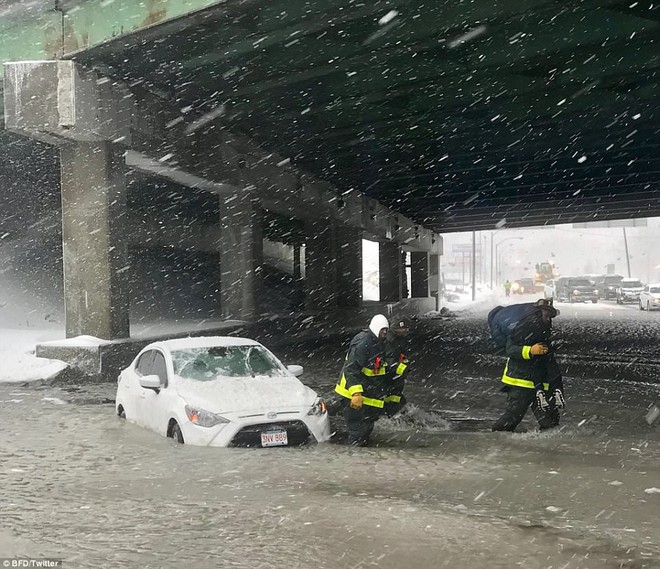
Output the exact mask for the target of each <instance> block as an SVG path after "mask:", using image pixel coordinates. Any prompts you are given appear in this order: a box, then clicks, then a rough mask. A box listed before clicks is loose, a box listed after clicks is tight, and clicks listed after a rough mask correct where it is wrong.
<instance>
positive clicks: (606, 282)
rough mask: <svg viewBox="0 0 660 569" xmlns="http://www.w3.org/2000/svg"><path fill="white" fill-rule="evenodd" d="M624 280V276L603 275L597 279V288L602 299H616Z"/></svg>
mask: <svg viewBox="0 0 660 569" xmlns="http://www.w3.org/2000/svg"><path fill="white" fill-rule="evenodd" d="M622 280H623V275H601V276H599V277H597V278H596V288H597V289H598V295H599V296H600V298H604V299H605V300H609V299H611V298H616V289H617V288H619V283H621V281H622Z"/></svg>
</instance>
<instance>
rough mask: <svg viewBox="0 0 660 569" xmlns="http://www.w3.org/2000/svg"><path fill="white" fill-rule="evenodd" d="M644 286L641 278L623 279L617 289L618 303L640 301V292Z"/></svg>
mask: <svg viewBox="0 0 660 569" xmlns="http://www.w3.org/2000/svg"><path fill="white" fill-rule="evenodd" d="M643 288H644V285H643V284H642V283H641V282H640V280H639V279H621V282H620V283H619V286H618V287H617V289H616V303H617V304H623V303H624V302H639V293H640V292H642V289H643Z"/></svg>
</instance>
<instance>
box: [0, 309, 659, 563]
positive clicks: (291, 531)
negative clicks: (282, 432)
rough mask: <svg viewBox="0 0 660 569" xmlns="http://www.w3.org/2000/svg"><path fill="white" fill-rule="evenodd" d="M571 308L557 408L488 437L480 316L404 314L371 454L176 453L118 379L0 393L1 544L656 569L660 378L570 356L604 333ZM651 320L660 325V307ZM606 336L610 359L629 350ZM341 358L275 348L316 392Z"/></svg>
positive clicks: (497, 401) (80, 550)
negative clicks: (557, 417) (119, 396)
mask: <svg viewBox="0 0 660 569" xmlns="http://www.w3.org/2000/svg"><path fill="white" fill-rule="evenodd" d="M578 310H582V309H578ZM583 312H584V314H583V313H582V312H581V314H582V316H581V317H580V318H579V319H577V320H579V321H582V324H581V325H577V324H575V323H574V322H573V321H572V320H571V321H570V322H571V324H570V326H568V323H567V324H566V327H565V328H564V329H563V330H562V332H563V333H564V334H565V340H566V350H565V353H564V355H563V356H562V357H563V358H564V363H563V365H564V367H568V369H569V371H568V372H567V373H566V385H567V388H566V390H567V393H568V408H567V410H566V413H565V415H564V416H563V417H562V426H561V428H560V429H559V430H556V431H554V432H551V433H547V432H546V433H539V432H538V431H536V428H535V424H534V422H533V420H530V418H529V417H528V418H526V420H525V422H524V423H523V425H522V426H523V430H524V431H526V432H521V433H516V434H513V435H510V434H505V433H490V432H489V431H488V428H489V425H490V422H492V420H493V419H494V418H495V417H497V415H498V414H499V412H500V411H501V409H502V408H503V405H504V396H503V395H502V394H501V393H500V392H499V383H498V380H497V379H498V373H500V372H501V366H500V364H501V362H500V361H498V360H496V359H489V357H488V356H487V354H486V353H485V350H483V349H481V348H479V346H481V345H482V344H481V342H482V340H483V337H482V333H483V330H482V327H483V319H482V318H481V316H479V315H475V316H474V318H471V317H469V316H467V317H465V318H461V319H456V320H453V321H451V322H447V321H442V322H440V321H438V322H427V323H423V324H420V325H419V326H418V331H417V332H416V335H415V338H416V341H417V342H418V344H417V345H423V346H424V349H423V350H422V349H420V350H419V353H418V354H417V358H416V360H415V367H414V369H413V373H414V375H413V376H411V380H410V382H409V386H408V388H407V389H408V396H409V400H410V401H411V409H410V410H409V412H408V413H407V414H406V415H404V416H403V417H400V418H396V419H391V420H381V421H379V423H378V424H377V426H376V430H375V433H374V434H375V440H374V442H375V443H376V446H373V447H370V448H365V449H354V448H349V447H346V446H343V445H339V444H333V443H326V444H322V445H313V446H308V447H304V448H276V449H264V450H261V449H221V448H198V447H191V446H178V445H176V444H174V443H173V442H172V441H170V440H167V439H164V438H162V437H160V436H158V435H156V434H153V433H151V432H148V431H145V430H143V429H141V428H139V427H136V426H134V425H132V424H130V423H126V422H125V421H122V420H120V419H119V418H118V417H116V416H115V413H114V406H113V403H112V401H113V398H114V386H113V385H100V386H89V387H81V386H59V387H58V386H37V385H30V386H20V385H16V384H13V385H12V384H5V385H0V410H1V411H0V420H1V424H2V429H1V431H0V453H1V456H2V457H3V460H2V462H1V463H0V500H1V503H0V508H1V510H0V511H1V514H0V552H1V553H2V555H0V556H2V557H12V556H25V557H42V556H47V557H53V558H60V559H63V560H64V566H65V567H99V566H105V567H127V568H128V567H131V568H132V567H144V568H159V567H164V568H169V567H182V566H186V567H187V566H190V567H209V568H210V567H241V568H243V567H245V568H258V567H269V568H270V567H277V568H279V567H281V568H288V567H294V568H301V569H302V568H317V567H320V568H326V567H327V568H353V567H380V568H401V567H404V566H407V567H415V568H416V569H417V568H420V569H426V568H436V567H469V568H476V569H480V568H487V567H489V568H490V567H502V568H504V567H507V568H510V567H525V568H531V569H535V568H539V569H541V568H553V569H554V568H556V569H559V568H566V569H569V568H585V569H590V568H593V569H601V568H616V567H626V568H656V567H660V543H659V542H660V538H659V537H658V536H660V516H659V515H658V514H659V512H660V425H658V423H657V422H656V423H655V424H654V425H648V424H647V422H646V421H645V420H644V415H645V413H646V410H647V408H648V406H649V405H650V404H651V403H652V402H653V400H654V399H655V398H656V397H657V395H658V383H657V382H658V379H659V378H657V377H655V378H649V381H641V380H640V378H639V377H638V376H637V374H631V376H630V377H629V378H626V377H624V376H623V375H622V374H623V371H622V369H620V368H619V367H617V366H616V365H612V366H609V367H606V368H604V367H603V366H601V367H598V368H597V366H594V365H593V364H589V365H586V366H578V365H577V364H575V363H574V361H575V360H574V355H575V354H574V353H573V348H570V346H571V345H573V346H574V351H575V352H577V353H578V354H579V353H580V351H581V350H582V347H581V346H582V344H583V343H588V336H589V334H590V333H589V332H584V330H594V332H593V335H594V336H596V335H597V336H600V334H601V333H602V329H601V327H602V326H606V325H607V321H604V323H603V322H601V321H600V320H599V319H598V318H596V317H595V316H592V315H589V313H588V311H586V310H584V311H583ZM647 316H652V317H654V318H653V319H654V320H655V321H656V325H655V330H656V332H655V334H656V335H657V334H658V332H657V328H658V326H657V323H658V322H660V319H658V318H655V316H656V315H655V314H654V315H647ZM617 325H618V324H617ZM626 327H627V328H628V329H629V330H631V334H632V333H635V330H637V332H639V330H640V329H642V328H636V322H635V320H634V319H631V320H630V322H629V323H627V324H626ZM558 328H559V327H558ZM649 329H652V327H651V326H650V325H649ZM559 331H560V330H559V329H558V333H559ZM645 333H646V332H645ZM571 338H575V340H574V341H571ZM649 340H650V341H652V342H655V344H654V346H653V347H652V348H650V347H649V348H646V347H645V348H644V349H646V350H649V351H648V353H646V354H645V356H644V357H647V358H649V359H652V358H653V350H655V353H656V354H657V350H658V347H657V346H658V345H659V344H658V343H657V337H655V336H652V337H650V338H649ZM644 345H645V346H646V344H644ZM610 348H611V349H610V350H609V352H608V353H609V354H610V356H612V359H613V360H615V359H616V357H615V356H616V353H617V350H619V351H621V350H626V349H627V347H625V346H624V347H622V348H618V347H617V346H616V345H614V344H613V345H612V346H610ZM342 351H343V346H342V345H341V343H339V342H337V343H333V342H327V343H325V344H324V345H322V344H319V345H317V346H314V347H313V348H310V347H309V346H298V347H290V348H287V349H286V350H276V352H277V353H278V354H279V355H281V356H282V359H283V360H284V361H285V362H286V363H301V364H303V365H304V366H305V369H306V372H305V374H304V376H303V380H305V381H306V382H307V383H309V384H310V385H312V386H314V387H316V388H317V389H318V390H319V391H324V390H325V389H326V388H327V387H328V386H330V385H331V384H332V383H333V382H334V379H335V376H336V374H337V372H338V366H339V365H340V362H341V358H342V357H343V354H342ZM461 354H464V355H466V356H467V357H462V356H461ZM637 364H638V365H640V366H643V365H644V363H643V361H638V362H637ZM627 365H628V368H627V369H630V367H631V366H630V364H629V363H628V364H627ZM589 369H592V370H593V373H592V374H590V373H589ZM571 370H574V373H573V372H572V371H571ZM608 370H609V372H608Z"/></svg>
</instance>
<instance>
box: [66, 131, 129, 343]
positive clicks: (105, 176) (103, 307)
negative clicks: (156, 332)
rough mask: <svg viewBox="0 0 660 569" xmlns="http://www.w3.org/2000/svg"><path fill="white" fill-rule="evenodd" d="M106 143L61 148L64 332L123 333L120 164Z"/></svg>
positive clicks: (120, 335)
mask: <svg viewBox="0 0 660 569" xmlns="http://www.w3.org/2000/svg"><path fill="white" fill-rule="evenodd" d="M122 154H123V153H122V152H119V151H117V149H116V148H114V147H113V146H112V145H111V144H110V143H107V142H99V143H74V142H71V143H69V144H67V145H65V146H63V147H62V149H61V193H62V246H63V264H64V305H65V314H66V335H67V337H68V338H70V337H74V336H79V335H81V334H87V335H90V336H96V337H98V338H103V339H106V340H113V339H118V338H128V337H129V305H128V294H127V287H126V284H127V281H128V279H127V274H126V271H127V270H128V269H129V266H128V252H127V249H128V245H127V240H126V238H127V234H128V231H127V228H126V226H125V221H126V219H127V215H126V167H125V165H124V161H123V156H122Z"/></svg>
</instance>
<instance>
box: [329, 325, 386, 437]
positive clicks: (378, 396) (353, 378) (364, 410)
mask: <svg viewBox="0 0 660 569" xmlns="http://www.w3.org/2000/svg"><path fill="white" fill-rule="evenodd" d="M388 328H389V323H388V322H387V318H385V316H383V315H382V314H377V315H376V316H374V317H373V318H372V319H371V322H370V324H369V328H368V329H366V330H362V332H359V333H358V334H356V336H355V337H354V338H353V339H352V340H351V343H350V345H349V347H348V354H347V355H346V361H345V363H344V367H343V369H342V374H341V378H340V380H339V383H338V384H337V386H336V387H335V391H336V392H337V393H338V394H339V395H341V396H342V397H344V398H345V405H344V419H345V420H346V428H347V429H348V442H349V443H350V444H353V445H358V446H366V445H367V444H368V443H369V437H370V435H371V432H372V431H373V429H374V423H375V422H376V421H377V420H378V418H379V417H380V415H381V413H382V411H383V407H384V406H385V397H387V387H386V385H385V383H384V381H383V379H384V377H385V375H386V373H387V361H386V359H385V352H384V348H385V346H384V339H385V335H386V334H387V330H388Z"/></svg>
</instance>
